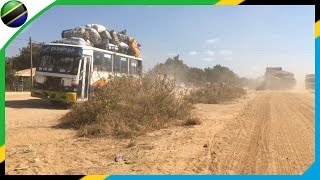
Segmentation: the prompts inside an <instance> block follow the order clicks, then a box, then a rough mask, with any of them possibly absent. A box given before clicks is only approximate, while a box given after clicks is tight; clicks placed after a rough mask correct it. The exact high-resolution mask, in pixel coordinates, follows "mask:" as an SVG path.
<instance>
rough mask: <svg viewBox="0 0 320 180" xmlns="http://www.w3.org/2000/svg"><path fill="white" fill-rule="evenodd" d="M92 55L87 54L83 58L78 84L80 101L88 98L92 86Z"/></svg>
mask: <svg viewBox="0 0 320 180" xmlns="http://www.w3.org/2000/svg"><path fill="white" fill-rule="evenodd" d="M91 61H92V59H91V57H90V56H85V57H83V59H82V62H81V66H80V78H79V86H78V97H79V100H80V101H84V100H87V99H88V93H89V88H90V79H91V71H92V70H91Z"/></svg>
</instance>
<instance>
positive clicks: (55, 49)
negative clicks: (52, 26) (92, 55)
mask: <svg viewBox="0 0 320 180" xmlns="http://www.w3.org/2000/svg"><path fill="white" fill-rule="evenodd" d="M41 52H42V53H59V54H68V55H75V56H81V55H82V48H80V47H70V46H54V45H43V46H42V51H41Z"/></svg>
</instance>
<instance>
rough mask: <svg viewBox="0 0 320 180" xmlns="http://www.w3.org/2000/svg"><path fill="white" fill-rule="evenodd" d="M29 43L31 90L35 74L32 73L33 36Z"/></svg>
mask: <svg viewBox="0 0 320 180" xmlns="http://www.w3.org/2000/svg"><path fill="white" fill-rule="evenodd" d="M29 43H30V71H31V73H30V74H31V88H33V73H32V66H33V65H32V64H33V63H32V41H31V36H30V37H29Z"/></svg>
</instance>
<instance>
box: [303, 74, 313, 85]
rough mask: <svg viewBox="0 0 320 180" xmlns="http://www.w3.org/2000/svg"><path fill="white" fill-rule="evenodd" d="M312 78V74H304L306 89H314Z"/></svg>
mask: <svg viewBox="0 0 320 180" xmlns="http://www.w3.org/2000/svg"><path fill="white" fill-rule="evenodd" d="M314 78H315V75H314V74H307V75H306V78H305V80H304V82H305V88H306V89H314V83H315V79H314Z"/></svg>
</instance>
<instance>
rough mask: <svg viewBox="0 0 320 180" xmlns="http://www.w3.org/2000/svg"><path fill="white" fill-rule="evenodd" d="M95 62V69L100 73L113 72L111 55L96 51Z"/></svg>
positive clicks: (94, 54)
mask: <svg viewBox="0 0 320 180" xmlns="http://www.w3.org/2000/svg"><path fill="white" fill-rule="evenodd" d="M93 57H94V61H93V68H94V69H97V70H98V71H108V72H111V71H112V61H111V55H110V54H104V53H101V52H97V51H94V53H93Z"/></svg>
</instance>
